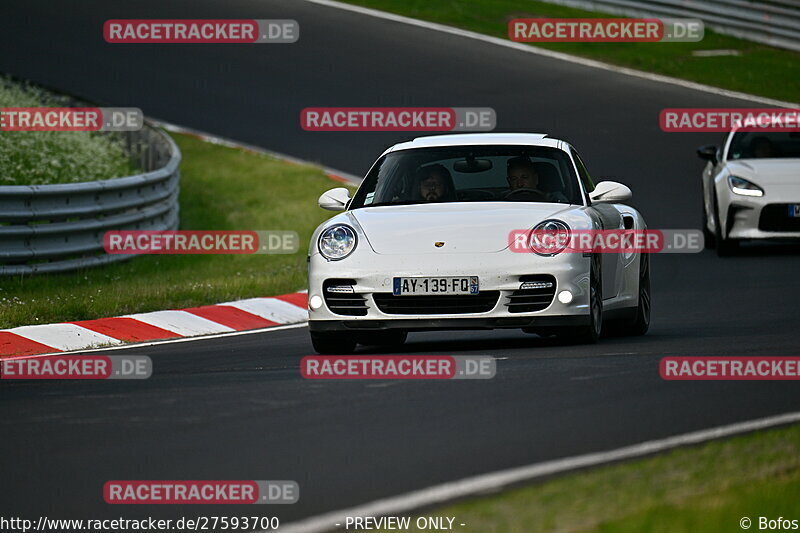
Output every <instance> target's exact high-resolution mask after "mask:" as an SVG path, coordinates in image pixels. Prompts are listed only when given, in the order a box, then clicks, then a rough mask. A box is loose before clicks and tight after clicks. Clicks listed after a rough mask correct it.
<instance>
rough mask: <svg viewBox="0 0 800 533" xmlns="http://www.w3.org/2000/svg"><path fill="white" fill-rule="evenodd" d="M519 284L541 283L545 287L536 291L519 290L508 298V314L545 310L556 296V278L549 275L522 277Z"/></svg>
mask: <svg viewBox="0 0 800 533" xmlns="http://www.w3.org/2000/svg"><path fill="white" fill-rule="evenodd" d="M519 280H520V282H526V281H530V282H535V283H542V284H544V285H547V286H543V287H541V288H536V289H520V290H517V291H514V292H512V293H511V294H510V295H509V296H508V302H506V306H507V307H508V312H509V313H531V312H534V311H541V310H542V309H547V307H548V306H549V305H550V303H551V302H552V301H553V297H554V296H555V295H556V278H554V277H553V276H551V275H549V274H539V275H533V276H522V277H521V278H519Z"/></svg>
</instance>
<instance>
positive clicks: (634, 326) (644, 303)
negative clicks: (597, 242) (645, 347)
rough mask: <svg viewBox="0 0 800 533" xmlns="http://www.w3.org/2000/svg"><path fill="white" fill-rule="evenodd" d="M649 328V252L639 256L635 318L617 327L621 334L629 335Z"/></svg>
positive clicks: (640, 332)
mask: <svg viewBox="0 0 800 533" xmlns="http://www.w3.org/2000/svg"><path fill="white" fill-rule="evenodd" d="M648 329H650V254H641V255H640V256H639V302H638V305H637V306H636V318H634V319H633V322H631V323H630V324H628V325H626V326H624V327H621V328H619V333H620V334H621V335H628V336H631V337H634V336H639V335H644V334H645V333H647V330H648Z"/></svg>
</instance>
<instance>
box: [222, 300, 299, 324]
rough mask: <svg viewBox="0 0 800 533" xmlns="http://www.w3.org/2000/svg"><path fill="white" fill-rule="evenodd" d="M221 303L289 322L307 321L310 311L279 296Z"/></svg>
mask: <svg viewBox="0 0 800 533" xmlns="http://www.w3.org/2000/svg"><path fill="white" fill-rule="evenodd" d="M219 305H229V306H231V307H236V308H237V309H241V310H242V311H247V312H248V313H251V314H253V315H256V316H260V317H261V318H265V319H267V320H271V321H273V322H277V323H278V324H287V323H291V322H301V321H302V322H305V321H307V320H308V311H307V310H305V309H303V308H302V307H298V306H296V305H294V304H290V303H289V302H284V301H283V300H278V299H277V298H249V299H247V300H237V301H235V302H227V303H221V304H219Z"/></svg>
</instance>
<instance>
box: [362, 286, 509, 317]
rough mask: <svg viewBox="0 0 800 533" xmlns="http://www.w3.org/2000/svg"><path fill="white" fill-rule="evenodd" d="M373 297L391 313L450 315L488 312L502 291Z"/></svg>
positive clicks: (383, 308)
mask: <svg viewBox="0 0 800 533" xmlns="http://www.w3.org/2000/svg"><path fill="white" fill-rule="evenodd" d="M372 297H373V298H374V299H375V305H377V306H378V309H380V310H381V311H383V312H384V313H386V314H389V315H450V314H466V313H487V312H489V311H491V310H492V309H494V306H495V305H496V304H497V299H498V298H500V291H482V292H479V293H478V294H453V295H437V296H395V295H394V294H388V293H375V294H373V295H372Z"/></svg>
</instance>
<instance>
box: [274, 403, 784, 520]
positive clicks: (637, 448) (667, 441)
mask: <svg viewBox="0 0 800 533" xmlns="http://www.w3.org/2000/svg"><path fill="white" fill-rule="evenodd" d="M796 422H800V412H793V413H785V414H782V415H777V416H770V417H766V418H760V419H757V420H749V421H747V422H738V423H736V424H730V425H727V426H720V427H716V428H711V429H704V430H700V431H693V432H691V433H684V434H682V435H676V436H674V437H667V438H664V439H658V440H650V441H646V442H642V443H639V444H634V445H632V446H625V447H622V448H617V449H615V450H608V451H604V452H597V453H588V454H585V455H577V456H574V457H566V458H564V459H556V460H554V461H545V462H542V463H534V464H531V465H527V466H521V467H517V468H509V469H507V470H499V471H497V472H490V473H488V474H481V475H478V476H474V477H469V478H465V479H461V480H458V481H452V482H449V483H443V484H441V485H435V486H433V487H428V488H426V489H422V490H418V491H414V492H409V493H407V494H403V495H400V496H394V497H391V498H385V499H383V500H377V501H374V502H371V503H367V504H364V505H360V506H357V507H352V508H350V509H342V510H340V511H332V512H329V513H325V514H321V515H318V516H315V517H311V518H307V519H305V520H300V521H298V522H292V523H288V524H285V525H284V524H281V531H282V532H283V533H319V532H324V531H330V530H332V529H335V524H336V523H343V522H344V519H345V517H347V516H395V515H399V514H403V513H408V512H410V511H413V510H414V509H419V508H422V507H429V506H432V505H441V504H444V503H447V502H450V501H453V500H455V499H458V498H463V497H466V496H473V495H476V494H481V493H485V492H488V491H497V490H500V489H502V488H504V487H507V486H509V485H512V484H515V483H520V482H523V481H532V480H535V479H537V478H541V477H544V476H550V475H553V474H559V473H562V472H567V471H570V470H576V469H579V468H586V467H590V466H597V465H601V464H603V463H609V462H613V461H621V460H625V459H634V458H638V457H643V456H646V455H651V454H654V453H657V452H662V451H665V450H669V449H671V448H676V447H679V446H688V445H692V444H699V443H702V442H706V441H709V440H715V439H720V438H722V437H728V436H731V435H736V434H738V433H747V432H751V431H756V430H759V429H765V428H769V427H774V426H780V425H786V424H792V423H796ZM259 533H263V532H259Z"/></svg>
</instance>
